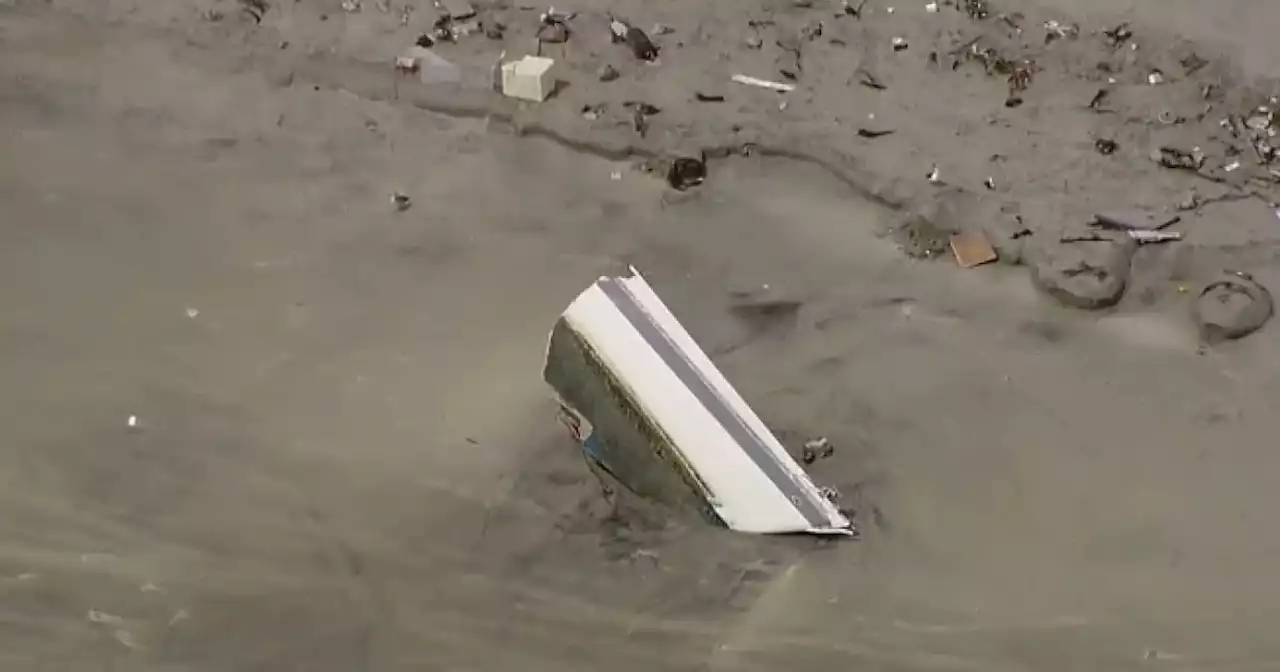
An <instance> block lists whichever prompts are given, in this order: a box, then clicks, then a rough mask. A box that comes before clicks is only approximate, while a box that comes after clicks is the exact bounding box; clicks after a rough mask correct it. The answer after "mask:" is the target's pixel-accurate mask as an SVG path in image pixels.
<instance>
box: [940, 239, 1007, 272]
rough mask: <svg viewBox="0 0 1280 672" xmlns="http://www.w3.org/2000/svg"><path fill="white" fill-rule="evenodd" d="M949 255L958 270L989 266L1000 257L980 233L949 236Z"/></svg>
mask: <svg viewBox="0 0 1280 672" xmlns="http://www.w3.org/2000/svg"><path fill="white" fill-rule="evenodd" d="M951 254H952V255H953V256H955V258H956V263H957V264H959V265H960V268H973V267H974V266H981V265H982V264H989V263H991V262H993V261H995V260H996V259H999V258H1000V256H999V255H998V254H996V250H995V248H994V247H992V246H991V241H989V240H987V235H986V234H985V233H983V232H981V231H961V232H960V233H954V234H952V235H951Z"/></svg>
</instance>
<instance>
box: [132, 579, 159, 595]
mask: <svg viewBox="0 0 1280 672" xmlns="http://www.w3.org/2000/svg"><path fill="white" fill-rule="evenodd" d="M138 590H140V591H142V592H144V593H163V592H164V590H163V589H161V588H160V586H157V585H156V584H154V583H151V582H150V581H148V582H146V583H144V584H142V585H141V586H138Z"/></svg>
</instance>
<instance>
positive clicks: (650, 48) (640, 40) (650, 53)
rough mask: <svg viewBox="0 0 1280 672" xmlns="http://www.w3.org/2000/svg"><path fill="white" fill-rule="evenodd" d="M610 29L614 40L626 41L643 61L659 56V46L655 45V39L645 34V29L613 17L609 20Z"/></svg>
mask: <svg viewBox="0 0 1280 672" xmlns="http://www.w3.org/2000/svg"><path fill="white" fill-rule="evenodd" d="M609 31H610V32H611V33H612V37H611V39H612V40H613V42H615V43H617V42H623V43H626V45H627V46H628V47H630V48H631V53H632V54H634V55H635V57H636V58H638V59H640V60H642V61H654V60H657V58H658V48H657V47H656V46H654V44H653V41H652V40H650V39H649V36H648V35H646V34H645V32H644V31H643V30H640V29H639V28H636V27H635V26H632V25H630V24H628V23H627V22H625V21H621V20H619V19H612V20H611V21H610V22H609Z"/></svg>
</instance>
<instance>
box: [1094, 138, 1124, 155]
mask: <svg viewBox="0 0 1280 672" xmlns="http://www.w3.org/2000/svg"><path fill="white" fill-rule="evenodd" d="M1093 148H1094V149H1096V150H1098V153H1099V154H1103V155H1111V154H1114V153H1115V151H1116V150H1117V149H1119V148H1120V145H1118V144H1116V141H1115V140H1110V139H1107V138H1098V139H1097V140H1095V141H1094V142H1093Z"/></svg>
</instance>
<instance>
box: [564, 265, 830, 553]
mask: <svg viewBox="0 0 1280 672" xmlns="http://www.w3.org/2000/svg"><path fill="white" fill-rule="evenodd" d="M543 377H544V379H545V380H546V381H547V383H548V384H549V385H550V386H551V387H552V389H553V390H555V392H556V395H557V396H558V398H559V400H560V405H561V420H562V421H563V422H564V423H565V424H566V425H567V426H568V427H569V428H570V430H571V432H572V433H573V435H574V438H575V439H577V440H578V441H579V442H580V443H581V445H582V447H583V451H584V453H585V454H586V456H587V458H588V459H589V460H591V461H592V463H593V466H596V467H597V468H599V469H601V470H603V471H604V472H606V473H607V474H608V475H610V476H611V477H612V478H613V479H614V480H616V481H618V482H619V483H621V484H622V485H623V486H625V487H626V488H628V489H629V490H631V491H632V492H634V493H636V494H637V495H640V496H642V497H645V498H647V499H651V500H654V501H658V502H661V503H663V504H666V505H669V506H676V507H683V508H693V509H696V510H697V511H699V512H700V513H702V515H703V516H704V517H706V518H708V519H710V520H712V521H714V522H716V523H719V524H723V525H724V526H726V527H728V528H729V529H732V530H737V531H740V532H751V533H762V534H764V533H787V532H809V533H815V534H852V533H853V524H852V522H851V521H850V520H849V519H848V518H847V517H846V516H845V515H843V514H842V513H841V512H840V510H839V509H838V508H837V507H836V505H835V504H834V503H833V502H832V501H831V500H830V499H829V498H828V497H827V496H825V495H824V494H823V492H822V491H821V490H820V489H819V488H818V487H817V486H815V485H814V483H813V481H812V480H810V479H809V476H808V474H806V473H805V472H804V470H803V469H802V468H801V467H800V465H799V464H797V463H796V461H795V460H794V459H792V457H791V456H790V455H789V454H788V453H787V451H786V449H785V448H783V446H782V444H781V443H780V442H779V441H778V439H777V438H776V437H775V436H774V435H773V433H772V432H771V431H769V429H768V428H767V427H765V425H764V423H763V422H762V421H761V420H760V418H759V417H758V416H756V414H755V412H753V411H752V410H751V408H750V407H749V406H748V405H747V403H746V402H745V401H743V399H742V397H741V396H739V394H738V393H737V392H736V391H735V390H734V389H733V387H732V386H731V385H730V384H729V381H727V380H725V378H724V376H723V375H722V374H721V373H720V371H719V370H717V369H716V367H715V365H713V364H712V363H711V360H710V359H709V358H708V357H707V355H706V354H705V353H703V351H702V349H701V348H699V347H698V345H697V343H695V342H694V340H693V338H692V337H691V336H690V335H689V333H688V332H687V331H685V329H684V327H683V326H681V324H680V322H679V321H677V320H676V318H675V316H674V315H672V314H671V311H670V310H668V309H667V307H666V305H664V304H663V303H662V300H661V299H659V298H658V296H657V294H655V293H654V291H653V289H652V288H650V286H649V284H648V283H647V282H645V280H644V278H643V277H642V276H641V275H640V273H639V272H638V271H636V270H635V269H634V268H633V269H631V274H630V275H629V276H626V277H602V278H600V279H599V280H597V281H596V282H595V284H593V285H592V286H590V287H588V288H587V289H586V291H584V292H582V294H580V295H579V296H578V298H577V299H575V300H574V301H573V303H571V304H570V305H569V308H568V309H567V310H566V311H565V312H564V314H563V315H561V317H560V319H559V320H557V321H556V324H555V327H554V328H553V329H552V331H551V337H550V339H549V342H548V346H547V359H546V366H545V368H544V370H543Z"/></svg>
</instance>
